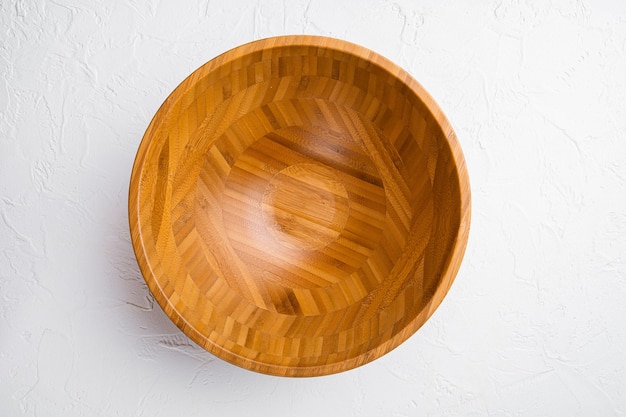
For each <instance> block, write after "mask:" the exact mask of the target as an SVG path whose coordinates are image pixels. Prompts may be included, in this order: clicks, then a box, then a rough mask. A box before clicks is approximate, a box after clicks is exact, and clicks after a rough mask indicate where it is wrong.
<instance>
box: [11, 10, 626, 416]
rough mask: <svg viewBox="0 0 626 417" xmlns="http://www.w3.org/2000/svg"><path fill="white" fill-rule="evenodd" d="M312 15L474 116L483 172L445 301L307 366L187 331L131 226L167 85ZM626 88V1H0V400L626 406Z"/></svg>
mask: <svg viewBox="0 0 626 417" xmlns="http://www.w3.org/2000/svg"><path fill="white" fill-rule="evenodd" d="M296 33H306V34H319V35H327V36H333V37H338V38H342V39H345V40H348V41H352V42H355V43H358V44H361V45H363V46H365V47H368V48H370V49H373V50H375V51H377V52H379V53H381V54H382V55H384V56H386V57H388V58H390V59H391V60H393V61H395V62H396V63H398V64H399V65H401V66H403V67H404V68H405V69H406V70H408V71H409V72H410V73H411V74H412V75H413V76H414V77H415V78H416V79H417V80H418V81H420V82H421V83H422V84H423V85H424V86H425V87H426V89H428V90H429V91H430V93H431V94H432V95H433V96H434V98H435V99H436V100H437V101H438V102H439V104H440V105H441V107H442V108H443V110H444V112H445V113H446V115H447V116H448V117H449V119H450V120H451V122H452V124H453V125H454V127H455V129H456V131H457V134H458V136H459V140H460V142H461V145H462V147H463V150H464V152H465V157H466V159H467V164H468V169H469V173H470V179H471V184H472V191H473V219H472V229H471V233H470V241H469V245H468V249H467V252H466V256H465V260H464V263H463V265H462V267H461V270H460V271H459V274H458V276H457V279H456V281H455V283H454V285H453V286H452V289H451V291H450V293H449V294H448V296H447V297H446V299H445V300H444V301H443V303H442V305H441V307H440V308H439V309H438V310H437V312H436V313H435V314H434V316H433V317H432V318H431V319H430V320H429V321H428V322H427V323H426V324H425V325H424V326H423V327H422V329H421V330H420V331H419V332H418V333H416V334H415V335H414V336H413V337H411V338H410V339H409V340H408V341H407V342H406V343H404V344H403V345H401V346H400V347H399V348H397V349H396V350H394V351H392V352H391V353H389V354H388V355H386V356H384V357H382V358H380V359H379V360H376V361H374V362H373V363H371V364H368V365H366V366H364V367H361V368H358V369H356V370H353V371H349V372H346V373H342V374H338V375H333V376H328V377H320V378H310V379H288V378H279V377H271V376H265V375H261V374H256V373H252V372H249V371H246V370H243V369H240V368H237V367H234V366H232V365H229V364H227V363H225V362H223V361H221V360H219V359H216V358H215V357H213V356H211V355H210V354H208V353H207V352H205V351H204V350H202V349H200V348H199V347H197V346H196V345H194V344H193V343H192V342H190V341H189V339H188V338H187V337H186V336H184V335H183V334H182V333H181V332H180V331H179V330H178V329H177V328H176V327H175V326H174V325H173V324H172V323H171V322H170V321H169V319H168V318H167V317H166V316H165V315H164V313H163V312H162V311H161V309H160V308H159V307H158V306H157V305H156V304H155V302H154V301H153V299H152V297H151V296H150V294H149V292H148V290H147V288H146V285H145V283H144V281H143V279H142V277H141V274H140V272H139V270H138V267H137V265H136V262H135V258H134V255H133V250H132V246H131V243H130V239H129V230H128V221H127V193H128V183H129V178H130V171H131V167H132V163H133V158H134V156H135V152H136V150H137V147H138V145H139V142H140V140H141V137H142V135H143V133H144V130H145V129H146V127H147V125H148V123H149V121H150V119H151V117H152V116H153V115H154V113H155V112H156V110H157V108H158V107H159V106H160V104H161V103H162V102H163V100H164V99H165V98H166V97H167V95H168V94H169V93H170V92H171V91H172V90H173V89H174V88H175V87H176V85H178V83H179V82H180V81H182V80H183V78H185V77H186V76H187V75H188V74H189V73H190V72H192V71H193V70H194V69H195V68H197V67H198V66H200V65H201V64H203V63H204V62H206V61H208V60H209V59H211V58H212V57H214V56H216V55H217V54H219V53H221V52H224V51H226V50H228V49H230V48H232V47H235V46H237V45H239V44H242V43H245V42H249V41H252V40H255V39H260V38H264V37H268V36H274V35H282V34H296ZM625 103H626V2H623V1H621V0H614V1H610V0H597V1H592V0H578V1H574V0H549V1H540V0H527V1H523V0H519V1H513V0H467V1H434V0H426V1H409V0H397V1H386V0H360V1H357V0H347V1H329V0H319V1H315V0H313V1H302V0H289V1H287V0H284V1H281V0H267V1H250V0H230V1H228V2H226V1H215V0H213V1H207V0H204V1H187V0H186V1H173V0H162V1H153V2H151V1H140V0H132V1H104V0H102V1H87V0H40V1H39V0H31V1H26V0H19V1H18V0H1V1H0V415H1V416H7V417H9V416H22V415H23V416H38V417H44V416H64V417H71V416H124V417H127V416H137V417H139V416H144V417H147V416H185V417H192V416H250V415H254V416H298V417H303V416H320V415H326V416H376V417H380V416H392V417H401V416H402V417H404V416H431V417H443V416H485V415H489V416H499V417H505V416H567V417H572V416H603V417H611V416H623V415H626V323H625V322H626V104H625Z"/></svg>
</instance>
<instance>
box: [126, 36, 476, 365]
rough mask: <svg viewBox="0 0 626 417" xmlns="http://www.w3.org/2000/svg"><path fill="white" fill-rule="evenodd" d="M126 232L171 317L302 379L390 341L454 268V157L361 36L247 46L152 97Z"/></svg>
mask: <svg viewBox="0 0 626 417" xmlns="http://www.w3.org/2000/svg"><path fill="white" fill-rule="evenodd" d="M129 220H130V229H131V236H132V243H133V247H134V250H135V254H136V257H137V260H138V264H139V267H140V269H141V272H142V274H143V276H144V278H145V280H146V282H147V284H148V286H149V288H150V291H151V292H152V294H153V295H154V297H155V299H156V300H157V301H158V303H159V305H160V306H161V307H162V308H163V310H164V311H165V313H166V314H167V315H168V316H169V317H170V318H171V319H172V321H173V322H174V323H175V324H176V325H177V326H178V327H179V328H180V329H181V330H182V331H183V332H184V333H185V334H187V335H188V336H189V337H190V338H191V339H193V340H194V341H195V342H196V343H197V344H198V345H200V346H202V347H203V348H205V349H206V350H208V351H209V352H211V353H213V354H215V355H216V356H218V357H220V358H222V359H224V360H226V361H228V362H231V363H233V364H235V365H238V366H241V367H243V368H246V369H250V370H253V371H257V372H262V373H268V374H274V375H283V376H316V375H324V374H331V373H336V372H340V371H345V370H348V369H351V368H354V367H357V366H360V365H363V364H365V363H367V362H370V361H372V360H374V359H376V358H378V357H380V356H381V355H383V354H385V353H387V352H389V351H390V350H392V349H393V348H394V347H396V346H398V345H399V344H400V343H402V342H403V341H405V340H406V339H407V338H408V337H409V336H411V335H412V334H413V333H414V332H415V331H417V329H418V328H419V327H420V326H421V325H422V324H424V322H425V321H426V320H427V319H428V318H429V317H430V316H431V315H432V314H433V312H434V310H435V309H436V308H437V307H438V306H439V304H440V303H441V301H442V299H443V298H444V296H445V295H446V293H447V291H448V289H449V288H450V285H451V284H452V281H453V280H454V277H455V275H456V273H457V271H458V268H459V266H460V262H461V259H462V257H463V253H464V250H465V246H466V243H467V238H468V231H469V223H470V190H469V182H468V176H467V171H466V167H465V162H464V158H463V154H462V152H461V148H460V146H459V143H458V141H457V139H456V136H455V134H454V132H453V130H452V128H451V126H450V123H449V122H448V121H447V119H446V118H445V116H444V115H443V113H442V111H441V109H440V108H439V107H438V106H437V104H436V103H435V102H434V100H433V99H432V98H431V97H430V96H429V95H428V94H427V92H426V91H425V90H424V88H423V87H421V86H420V84H418V83H417V82H416V81H415V80H414V79H413V78H411V76H409V74H408V73H407V72H406V71H404V70H402V69H401V68H400V67H398V66H397V65H395V64H393V63H392V62H390V61H388V60H387V59H385V58H383V57H381V56H380V55H378V54H376V53H374V52H372V51H370V50H367V49H365V48H363V47H360V46H357V45H354V44H351V43H348V42H344V41H341V40H337V39H330V38H325V37H316V36H283V37H277V38H270V39H264V40H260V41H256V42H252V43H249V44H246V45H243V46H240V47H237V48H235V49H233V50H230V51H228V52H226V53H224V54H222V55H220V56H218V57H217V58H215V59H212V60H211V61H209V62H207V63H206V64H204V65H203V66H201V67H200V68H199V69H197V70H196V71H195V72H193V73H192V74H191V75H190V76H189V77H188V78H187V79H185V80H184V81H183V82H182V83H181V84H180V85H179V86H178V87H177V88H176V89H175V90H174V91H173V92H172V94H171V95H170V96H169V97H168V98H167V100H166V101H165V102H164V103H163V105H162V106H161V108H160V109H159V110H158V111H157V113H156V115H155V116H154V118H153V120H152V122H151V123H150V125H149V126H148V129H147V131H146V133H145V135H144V137H143V140H142V141H141V144H140V146H139V150H138V152H137V156H136V159H135V164H134V166H133V170H132V176H131V180H130V193H129Z"/></svg>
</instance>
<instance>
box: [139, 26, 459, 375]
mask: <svg viewBox="0 0 626 417" xmlns="http://www.w3.org/2000/svg"><path fill="white" fill-rule="evenodd" d="M284 46H302V47H320V48H328V49H332V50H336V51H339V52H343V53H347V54H349V55H354V56H356V57H357V58H360V59H363V60H366V61H368V62H371V63H373V64H375V65H377V66H379V67H381V68H383V69H384V70H385V71H387V72H388V73H389V74H391V75H393V76H394V77H395V78H396V79H397V80H399V81H400V82H401V83H402V84H404V85H405V86H406V87H408V89H409V90H411V91H412V92H413V93H414V94H415V95H416V96H417V97H418V98H419V99H420V100H421V101H422V102H423V104H424V105H425V107H426V108H427V109H428V111H429V112H430V113H431V114H432V116H433V119H434V120H435V121H436V123H437V124H438V125H439V127H440V129H441V131H442V133H443V135H442V136H443V138H444V140H446V141H447V143H448V146H449V147H450V151H451V155H452V160H453V162H454V165H455V169H456V174H457V176H458V181H459V193H460V207H459V212H460V223H459V228H458V230H457V233H456V236H455V238H454V241H453V244H452V248H451V251H450V253H449V255H448V257H447V259H446V260H445V262H444V266H443V269H442V274H441V277H440V279H439V281H438V284H437V286H436V288H435V290H434V293H433V295H432V297H431V298H430V300H429V301H428V302H427V303H426V304H425V305H424V307H423V308H422V310H421V311H420V313H419V314H417V315H416V317H415V318H414V319H413V320H411V321H410V322H409V323H408V324H407V325H406V326H405V327H404V328H403V329H402V330H400V331H399V332H398V333H396V334H395V335H394V336H392V337H391V338H390V339H388V340H386V341H385V342H383V343H382V344H380V345H378V346H377V347H375V348H372V349H370V350H368V351H364V352H362V353H360V354H358V355H357V356H355V357H352V358H349V359H346V360H343V361H340V362H334V363H328V364H320V365H313V366H286V365H274V364H268V363H265V362H259V361H256V360H254V359H250V358H246V357H242V356H240V355H237V354H235V353H233V352H232V351H230V350H228V349H226V348H224V347H223V346H221V345H219V344H217V343H215V342H212V341H210V340H209V339H208V338H207V337H205V336H204V335H202V334H201V333H199V332H198V331H197V330H196V329H195V328H194V327H193V326H192V325H191V324H190V323H189V322H187V320H186V319H185V317H184V316H183V315H182V314H181V313H179V312H178V310H177V309H176V308H175V306H174V305H173V304H172V303H171V302H170V300H169V298H167V297H166V296H165V295H164V293H163V289H162V288H161V287H160V285H159V283H158V280H157V279H156V276H155V272H154V270H153V269H152V267H151V264H150V256H149V255H148V254H147V253H146V251H145V247H144V245H143V239H142V236H141V227H140V225H139V220H140V217H141V214H140V205H139V187H138V184H139V183H140V181H141V177H142V173H143V167H144V164H145V162H146V156H147V153H148V149H149V147H150V144H151V138H152V133H153V132H154V131H157V130H158V129H159V127H160V126H161V125H162V123H163V121H164V119H165V117H166V115H167V114H168V112H169V111H170V109H171V108H172V107H173V106H174V105H175V103H177V102H178V100H180V99H181V97H182V95H181V94H180V93H179V92H180V91H184V90H185V89H186V88H187V87H189V86H190V85H192V84H193V83H195V82H196V80H198V79H200V78H202V77H203V76H204V75H206V74H208V73H210V72H211V71H213V70H214V69H216V68H219V67H220V66H221V65H223V64H224V63H226V62H229V61H232V60H236V59H238V58H240V57H242V56H245V55H247V54H249V53H252V52H259V51H261V50H264V49H269V48H276V47H284ZM470 220H471V190H470V183H469V176H468V172H467V166H466V162H465V158H464V156H463V152H462V149H461V146H460V143H459V141H458V138H457V136H456V134H455V132H454V130H453V128H452V125H451V123H450V122H449V120H448V119H447V117H446V116H445V115H444V113H443V111H442V110H441V108H440V107H439V105H438V104H437V103H436V101H435V100H434V99H433V98H432V96H431V95H430V94H429V93H428V92H427V91H426V90H425V89H424V87H423V86H422V85H421V84H420V83H419V82H418V81H416V80H415V79H414V78H413V77H412V76H411V75H410V74H409V73H408V72H407V71H406V70H404V69H403V68H401V67H400V66H399V65H397V64H395V63H394V62H392V61H390V60H389V59H387V58H385V57H383V56H382V55H380V54H379V53H377V52H374V51H372V50H370V49H367V48H365V47H363V46H360V45H357V44H354V43H352V42H349V41H345V40H341V39H336V38H331V37H326V36H317V35H282V36H276V37H269V38H264V39H259V40H255V41H251V42H248V43H245V44H242V45H240V46H237V47H235V48H232V49H230V50H228V51H226V52H223V53H221V54H219V55H218V56H216V57H215V58H212V59H211V60H209V61H207V62H206V63H204V64H202V65H201V66H200V67H198V68H197V69H196V70H194V71H193V72H192V73H191V74H190V75H188V76H187V77H186V78H185V79H184V80H183V81H182V82H181V83H180V84H178V86H176V88H174V90H172V92H171V93H170V94H169V95H168V97H167V98H166V99H165V101H164V102H163V103H162V104H161V106H160V107H159V109H158V110H157V112H156V113H155V114H154V116H153V117H152V119H151V121H150V123H149V125H148V127H147V129H146V131H145V133H144V135H143V137H142V139H141V142H140V144H139V147H138V150H137V154H136V156H135V159H134V162H133V166H132V171H131V177H130V184H129V190H128V221H129V227H130V234H131V241H132V246H133V251H134V253H135V258H136V260H137V263H138V265H139V269H140V271H141V274H142V276H143V278H144V280H145V281H146V283H147V285H148V288H149V290H150V292H151V293H152V295H153V296H154V298H155V299H156V300H157V302H158V304H159V305H160V307H161V308H162V309H163V311H164V312H165V313H166V315H167V316H168V317H169V318H170V320H172V322H174V324H176V326H177V327H178V328H179V329H180V330H181V331H182V332H183V333H184V334H186V335H187V336H188V337H190V338H191V339H192V340H193V341H194V342H195V343H196V344H198V345H199V346H200V347H202V348H204V349H205V350H207V351H208V352H210V353H211V354H213V355H215V356H217V357H218V358H220V359H222V360H225V361H227V362H230V363H232V364H234V365H237V366H239V367H242V368H245V369H248V370H251V371H255V372H260V373H264V374H270V375H277V376H293V377H304V376H307V377H310V376H322V375H330V374H334V373H338V372H343V371H347V370H349V369H353V368H356V367H359V366H362V365H365V364H366V363H369V362H371V361H373V360H375V359H377V358H379V357H381V356H383V355H385V354H387V353H389V352H390V351H392V350H393V349H395V348H396V347H398V346H399V345H400V344H401V343H403V342H404V341H406V340H407V339H408V338H409V337H410V336H411V335H413V334H414V333H415V332H417V330H419V328H420V327H421V326H422V325H423V324H424V323H425V322H426V321H427V320H428V319H429V318H430V317H431V316H432V315H433V313H434V312H435V310H436V309H437V308H438V307H439V305H440V304H441V302H442V301H443V299H444V298H445V296H446V294H447V293H448V291H449V289H450V287H451V285H452V283H453V281H454V279H455V277H456V275H457V273H458V270H459V268H460V265H461V261H462V259H463V256H464V254H465V250H466V247H467V242H468V239H469V229H470Z"/></svg>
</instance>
